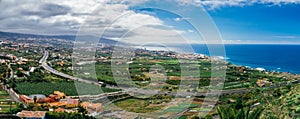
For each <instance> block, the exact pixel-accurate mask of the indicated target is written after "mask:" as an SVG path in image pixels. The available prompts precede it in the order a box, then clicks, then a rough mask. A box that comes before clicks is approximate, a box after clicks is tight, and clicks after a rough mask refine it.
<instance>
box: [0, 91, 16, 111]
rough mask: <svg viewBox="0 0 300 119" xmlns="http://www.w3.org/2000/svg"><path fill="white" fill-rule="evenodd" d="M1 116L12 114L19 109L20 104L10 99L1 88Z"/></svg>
mask: <svg viewBox="0 0 300 119" xmlns="http://www.w3.org/2000/svg"><path fill="white" fill-rule="evenodd" d="M0 88H1V90H0V114H3V113H10V111H11V110H13V109H14V108H16V107H17V105H18V103H17V102H15V101H13V99H11V98H10V96H9V94H8V93H7V92H6V91H5V90H3V89H2V86H1V87H0Z"/></svg>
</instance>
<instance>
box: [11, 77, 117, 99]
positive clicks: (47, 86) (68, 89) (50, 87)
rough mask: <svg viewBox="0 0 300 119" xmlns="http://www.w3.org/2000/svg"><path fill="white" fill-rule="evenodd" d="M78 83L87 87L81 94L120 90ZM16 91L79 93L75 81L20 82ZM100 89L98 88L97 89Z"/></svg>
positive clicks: (73, 94) (27, 93)
mask: <svg viewBox="0 0 300 119" xmlns="http://www.w3.org/2000/svg"><path fill="white" fill-rule="evenodd" d="M76 84H78V85H80V86H81V87H85V88H84V89H80V94H81V95H83V94H85V95H87V94H99V93H101V92H100V89H101V90H102V91H103V92H115V91H119V90H116V89H108V88H105V87H98V86H96V85H93V84H87V83H79V82H77V83H76ZM16 85H17V86H16V91H17V92H19V93H20V94H24V95H31V94H44V95H50V94H53V91H62V92H64V93H66V95H69V96H76V95H78V92H77V89H76V86H75V83H74V82H65V81H61V82H37V83H30V82H20V83H17V84H16ZM95 89H98V90H95Z"/></svg>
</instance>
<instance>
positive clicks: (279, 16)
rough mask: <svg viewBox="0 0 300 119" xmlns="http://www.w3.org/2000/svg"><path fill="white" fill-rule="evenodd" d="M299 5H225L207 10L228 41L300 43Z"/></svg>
mask: <svg viewBox="0 0 300 119" xmlns="http://www.w3.org/2000/svg"><path fill="white" fill-rule="evenodd" d="M299 12H300V5H284V6H266V5H253V6H245V7H224V8H220V9H215V10H208V13H209V14H210V15H211V17H212V18H213V20H214V21H215V23H216V24H217V26H218V28H219V30H220V32H221V33H222V35H223V38H224V39H226V40H242V41H256V42H274V43H279V42H288V43H293V42H299V40H300V15H299Z"/></svg>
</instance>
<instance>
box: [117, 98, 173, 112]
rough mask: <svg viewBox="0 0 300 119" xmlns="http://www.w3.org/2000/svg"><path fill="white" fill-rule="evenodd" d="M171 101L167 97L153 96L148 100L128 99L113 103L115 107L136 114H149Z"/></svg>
mask: <svg viewBox="0 0 300 119" xmlns="http://www.w3.org/2000/svg"><path fill="white" fill-rule="evenodd" d="M170 101H171V97H169V96H153V97H150V98H129V99H126V100H120V101H117V102H114V103H113V104H115V105H116V106H117V107H119V108H121V109H124V110H127V111H129V112H136V113H149V112H154V111H158V110H161V109H163V108H164V107H165V106H167V103H168V102H170Z"/></svg>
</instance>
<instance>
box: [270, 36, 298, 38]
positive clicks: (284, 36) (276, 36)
mask: <svg viewBox="0 0 300 119" xmlns="http://www.w3.org/2000/svg"><path fill="white" fill-rule="evenodd" d="M273 37H274V38H280V39H295V38H297V36H273Z"/></svg>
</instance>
